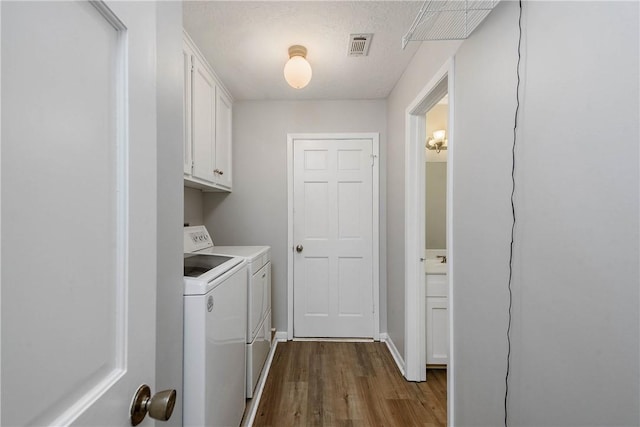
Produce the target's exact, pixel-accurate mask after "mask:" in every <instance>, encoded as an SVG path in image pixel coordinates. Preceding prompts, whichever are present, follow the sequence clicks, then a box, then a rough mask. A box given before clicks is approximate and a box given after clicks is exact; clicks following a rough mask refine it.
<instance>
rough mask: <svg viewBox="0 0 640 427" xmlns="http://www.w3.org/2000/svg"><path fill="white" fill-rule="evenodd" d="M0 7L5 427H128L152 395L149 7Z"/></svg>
mask: <svg viewBox="0 0 640 427" xmlns="http://www.w3.org/2000/svg"><path fill="white" fill-rule="evenodd" d="M0 8H1V16H2V22H1V33H2V71H1V77H2V120H1V122H2V145H1V148H2V163H1V180H0V183H1V206H2V213H1V219H2V236H1V245H2V252H1V255H2V257H1V265H2V276H1V284H2V308H1V316H2V346H1V348H2V377H1V380H2V393H1V394H2V400H1V404H2V420H1V424H2V425H3V426H26V425H77V426H127V425H130V421H129V406H130V403H131V399H132V396H133V394H134V392H135V390H136V389H137V387H138V386H139V385H140V384H141V383H147V384H149V385H150V386H151V388H152V391H153V392H155V391H156V390H154V389H153V388H154V382H155V381H154V379H155V336H156V333H155V301H156V280H155V276H156V249H155V246H156V182H157V179H156V178H157V176H156V139H155V138H156V104H155V102H156V100H155V67H156V60H155V35H156V18H155V16H156V10H155V5H154V4H153V3H151V2H136V3H129V2H109V3H108V4H104V3H94V4H92V3H89V2H84V1H79V2H58V1H48V2H2V3H1V4H0ZM176 286H180V284H176ZM142 425H153V422H152V420H149V419H148V417H147V420H146V421H145V422H143V424H142Z"/></svg>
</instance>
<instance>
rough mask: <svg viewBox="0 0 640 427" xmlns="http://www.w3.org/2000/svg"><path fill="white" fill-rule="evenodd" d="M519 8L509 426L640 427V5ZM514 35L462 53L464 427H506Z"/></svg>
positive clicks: (495, 19) (459, 231)
mask: <svg viewBox="0 0 640 427" xmlns="http://www.w3.org/2000/svg"><path fill="white" fill-rule="evenodd" d="M524 3H525V12H524V20H523V26H524V33H525V35H526V38H525V40H524V44H523V55H524V61H523V67H522V70H523V74H522V75H523V81H522V95H523V98H522V109H521V117H520V118H521V121H520V126H519V128H520V130H519V132H518V137H519V141H518V148H517V153H516V187H517V189H516V212H517V216H518V222H517V226H516V234H515V239H516V242H515V257H514V266H515V272H514V281H513V291H514V308H513V310H514V311H513V313H514V323H513V330H512V342H513V352H512V365H511V366H512V374H511V380H510V388H509V390H510V399H509V408H510V412H509V413H510V425H513V426H603V425H607V426H614V425H615V426H631V425H638V424H639V422H640V420H639V414H638V407H639V405H638V402H639V399H640V393H639V390H638V388H639V384H640V376H639V366H638V363H639V351H638V345H639V318H638V312H639V292H638V284H639V279H640V277H639V270H638V260H639V248H638V245H639V229H638V218H639V210H638V195H639V193H638V191H639V186H638V181H639V176H638V155H639V150H638V147H639V143H638V141H639V130H638V126H639V125H638V118H639V113H640V111H639V106H638V104H639V100H638V98H639V97H638V94H639V89H640V88H639V82H638V80H639V79H638V76H639V67H638V52H639V45H638V40H639V30H638V3H637V2H625V3H618V2H566V3H565V2H562V3H560V2H524ZM516 36H517V3H516V2H502V3H500V4H499V5H498V7H497V8H496V10H495V11H494V12H492V14H491V15H490V16H489V17H488V19H487V21H486V22H485V23H483V24H482V26H481V27H480V28H479V29H478V30H477V31H476V32H475V33H474V34H473V35H472V36H471V37H470V38H469V39H468V40H467V41H465V42H464V43H463V45H462V46H461V47H460V49H459V51H458V54H457V55H456V75H455V87H456V97H455V116H454V117H455V125H454V126H455V129H454V131H455V141H454V142H453V143H454V144H455V148H454V166H453V167H454V172H453V173H454V176H453V185H454V187H453V188H454V200H453V209H454V218H453V229H454V236H453V244H454V247H453V248H454V255H453V256H454V257H455V259H454V260H453V268H454V277H455V283H454V293H453V303H454V310H455V312H454V326H453V327H454V333H455V343H454V345H455V396H454V397H455V420H456V425H457V426H496V425H502V423H503V419H502V417H503V394H504V376H505V367H506V362H505V358H506V322H507V302H508V301H507V298H508V297H507V276H508V257H509V250H508V248H509V233H510V227H511V210H510V204H509V194H510V186H511V181H510V179H511V178H510V173H511V143H512V127H513V114H514V109H515V85H516V80H515V66H516V42H517V40H516ZM389 193H390V194H392V193H393V192H392V191H391V189H390V191H389ZM394 269H395V267H394V266H392V263H391V262H390V264H389V270H390V271H394ZM389 287H390V288H391V283H390V284H389ZM391 303H392V301H391V300H390V302H389V311H390V312H391V309H392V306H391ZM390 324H391V318H390Z"/></svg>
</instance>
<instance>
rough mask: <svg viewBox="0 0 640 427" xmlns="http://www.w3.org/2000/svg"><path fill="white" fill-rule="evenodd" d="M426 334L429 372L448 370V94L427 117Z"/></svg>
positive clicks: (432, 108) (428, 112)
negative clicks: (430, 370)
mask: <svg viewBox="0 0 640 427" xmlns="http://www.w3.org/2000/svg"><path fill="white" fill-rule="evenodd" d="M425 119H426V143H425V180H424V183H425V219H424V220H425V251H424V272H425V276H424V280H425V291H426V298H425V334H426V343H425V350H426V366H427V369H445V370H446V369H447V364H448V359H449V316H448V308H449V304H448V302H449V301H448V300H449V298H448V297H449V295H448V286H447V152H448V139H447V135H448V133H449V128H448V122H449V100H448V95H447V94H445V95H444V96H443V97H442V98H441V99H440V100H439V101H438V102H437V104H436V105H434V106H433V107H431V109H430V110H429V111H427V114H426V116H425Z"/></svg>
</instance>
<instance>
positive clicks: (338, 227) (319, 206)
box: [292, 139, 378, 338]
mask: <svg viewBox="0 0 640 427" xmlns="http://www.w3.org/2000/svg"><path fill="white" fill-rule="evenodd" d="M373 145H374V141H373V139H352V140H348V139H326V140H304V139H303V140H294V142H293V208H294V209H293V243H294V248H292V250H293V260H294V268H293V269H294V284H293V295H294V307H293V311H294V326H293V328H294V336H295V337H368V338H372V337H374V335H375V325H374V291H375V292H377V291H378V290H377V289H375V290H374V274H373V255H374V242H373V223H374V209H376V210H377V206H374V185H373V175H374V173H373V172H374V166H375V163H376V159H375V157H374V156H373V154H374V151H373V148H374V147H373Z"/></svg>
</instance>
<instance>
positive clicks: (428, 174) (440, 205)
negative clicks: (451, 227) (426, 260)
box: [424, 162, 447, 249]
mask: <svg viewBox="0 0 640 427" xmlns="http://www.w3.org/2000/svg"><path fill="white" fill-rule="evenodd" d="M424 172H425V203H424V205H425V206H424V212H425V224H426V226H425V228H424V229H425V240H424V241H425V249H446V248H447V163H446V162H427V164H426V167H425V170H424Z"/></svg>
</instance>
